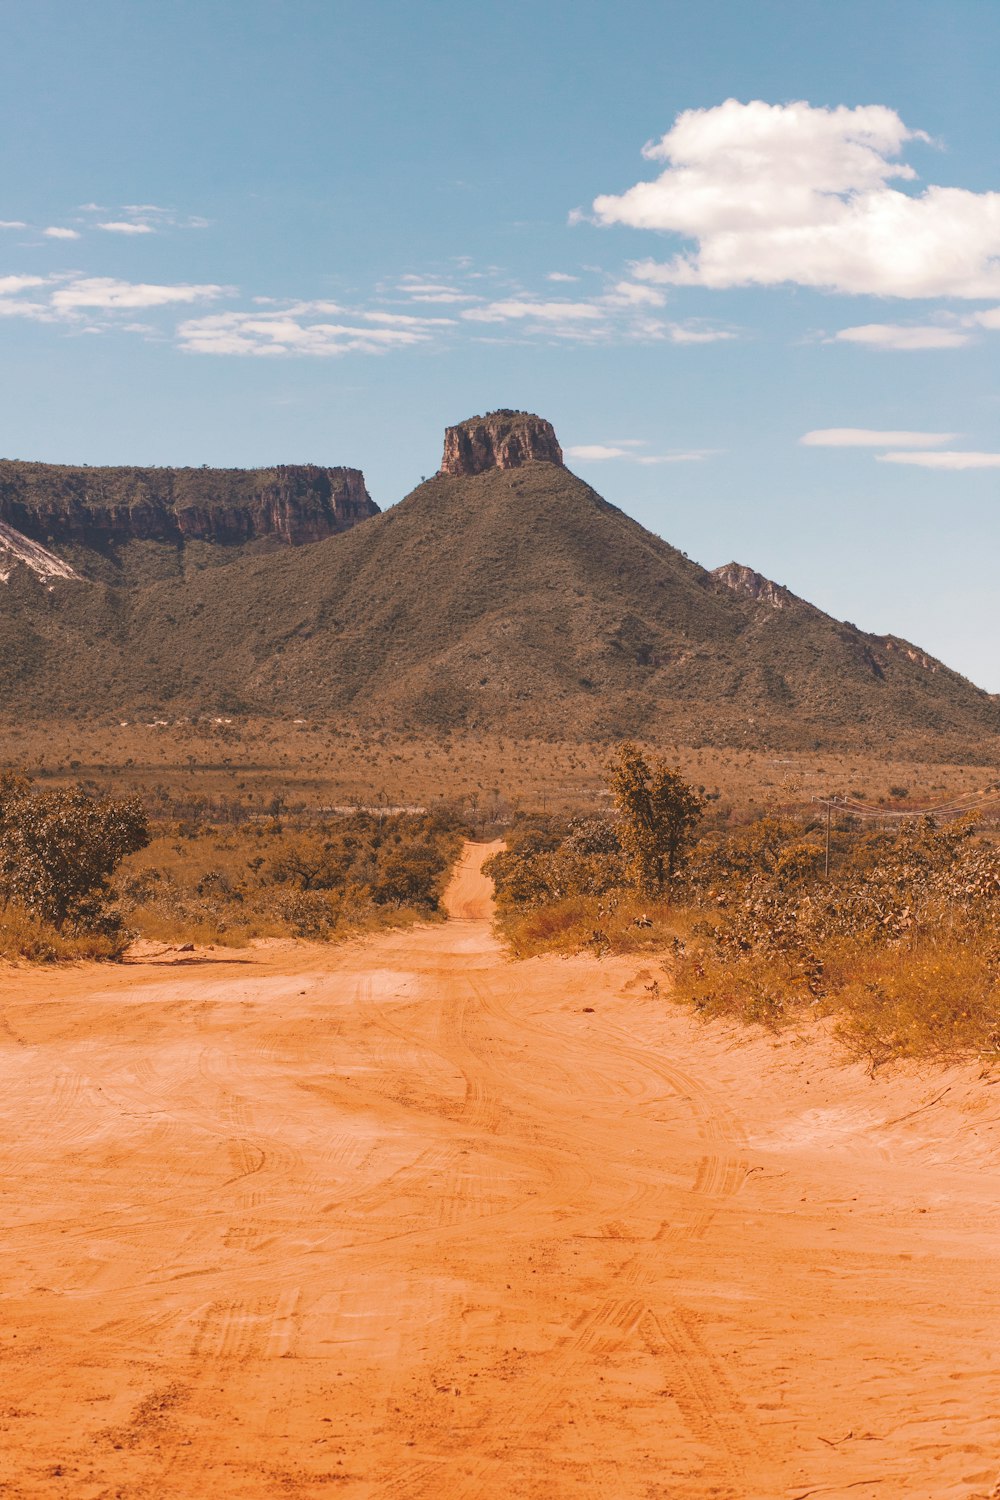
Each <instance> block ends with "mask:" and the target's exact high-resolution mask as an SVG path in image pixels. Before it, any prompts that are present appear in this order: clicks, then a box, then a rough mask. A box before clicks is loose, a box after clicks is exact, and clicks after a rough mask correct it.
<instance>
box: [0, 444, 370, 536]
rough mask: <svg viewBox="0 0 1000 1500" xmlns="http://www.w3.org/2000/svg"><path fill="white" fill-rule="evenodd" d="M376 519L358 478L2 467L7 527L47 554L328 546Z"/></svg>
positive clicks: (294, 467) (294, 469)
mask: <svg viewBox="0 0 1000 1500" xmlns="http://www.w3.org/2000/svg"><path fill="white" fill-rule="evenodd" d="M377 514H378V506H377V505H376V504H375V502H374V501H373V500H372V498H371V496H370V495H369V493H368V491H367V489H366V488H365V481H364V475H363V474H362V473H361V471H360V469H339V468H338V469H324V468H319V467H317V466H316V465H313V464H282V465H280V466H279V467H276V468H273V469H208V468H203V469H133V468H114V469H110V468H109V469H102V468H88V467H81V468H77V467H74V466H70V465H65V464H36V463H19V462H15V461H11V460H0V522H5V523H6V524H7V525H8V526H12V527H14V528H15V529H16V530H17V531H18V532H20V533H22V534H23V535H24V536H25V537H28V538H30V539H31V540H32V541H36V542H39V543H41V544H42V545H43V546H56V547H58V546H59V545H60V544H74V545H82V546H86V547H100V548H106V547H109V546H110V547H118V546H121V545H123V544H124V543H126V542H130V541H157V542H172V543H174V544H182V543H184V542H186V541H203V542H213V543H216V544H217V545H221V546H239V545H241V544H243V543H245V542H251V541H255V540H257V539H258V538H261V537H274V538H276V539H277V540H279V541H281V542H285V543H288V544H289V545H291V546H296V545H298V544H300V543H302V542H316V541H321V540H322V539H323V538H324V537H328V536H332V535H333V534H334V533H335V532H338V531H347V530H348V528H349V527H351V526H354V525H356V523H357V522H358V521H363V520H365V519H366V517H368V516H373V515H377Z"/></svg>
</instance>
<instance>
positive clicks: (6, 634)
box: [0, 413, 1000, 751]
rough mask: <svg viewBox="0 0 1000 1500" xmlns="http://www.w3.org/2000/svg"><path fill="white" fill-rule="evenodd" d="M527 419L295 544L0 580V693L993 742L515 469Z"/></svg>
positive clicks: (585, 730) (84, 704)
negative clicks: (490, 457)
mask: <svg viewBox="0 0 1000 1500" xmlns="http://www.w3.org/2000/svg"><path fill="white" fill-rule="evenodd" d="M514 417H516V418H518V419H519V422H518V423H514V424H512V423H511V420H510V419H511V418H514ZM525 419H527V421H528V431H527V435H526V431H525ZM501 420H502V422H505V423H506V425H505V426H503V430H502V431H501V427H500V426H499V425H497V424H498V423H501ZM537 420H538V419H531V418H530V417H529V416H528V414H524V413H501V414H498V415H497V416H491V417H488V418H481V419H476V420H475V423H470V424H462V427H461V428H460V429H450V431H449V437H448V440H447V442H446V454H449V455H450V459H449V464H450V468H451V472H449V473H441V474H439V475H437V476H436V477H435V478H433V479H431V480H429V481H427V482H426V483H425V484H422V485H420V486H419V488H417V489H416V490H414V491H413V492H412V494H410V495H408V496H407V497H406V499H405V500H403V501H402V502H401V503H400V504H399V505H397V506H395V507H394V508H393V509H391V510H389V511H387V512H385V513H384V514H380V515H374V516H372V517H371V518H370V519H367V520H365V521H364V522H363V523H362V524H360V525H355V526H353V527H352V528H351V529H350V530H348V531H346V532H344V533H342V534H338V535H334V536H331V537H328V538H326V539H324V540H320V541H317V542H314V543H312V544H307V545H300V546H295V547H285V548H282V549H279V550H274V551H272V552H270V553H268V554H267V555H263V556H241V557H238V558H237V559H236V560H235V561H232V562H231V563H230V564H229V565H228V566H227V567H225V568H215V569H212V570H211V571H206V570H202V571H193V570H188V571H187V572H186V573H185V574H184V575H182V576H178V577H175V578H174V579H172V580H162V579H161V580H160V581H158V582H153V583H150V584H147V585H145V586H143V587H141V588H133V589H125V588H120V587H110V586H108V585H106V584H102V583H100V582H74V581H71V580H61V579H53V578H51V577H47V578H39V577H36V576H35V574H34V573H32V572H30V571H29V569H28V568H27V567H26V566H20V567H16V568H14V569H13V571H12V572H11V575H10V581H9V583H8V584H7V585H6V586H0V693H2V694H3V695H4V696H5V697H7V698H8V701H17V702H19V703H20V704H21V705H22V706H23V710H24V711H26V712H31V713H33V714H38V715H44V714H51V713H80V712H85V711H87V710H100V711H107V712H117V711H125V710H128V711H129V712H132V711H134V710H136V709H145V710H160V711H162V712H164V713H170V714H175V713H176V714H180V713H186V712H191V711H208V712H210V711H213V710H218V709H225V710H226V711H229V712H232V711H237V712H238V711H247V712H249V711H252V712H254V713H270V712H274V713H278V714H282V715H287V716H293V717H294V716H300V715H301V716H306V717H309V718H317V717H332V718H350V719H351V720H354V721H360V722H363V723H370V724H381V725H385V726H388V727H394V728H397V729H413V730H433V731H437V730H442V729H449V728H457V727H460V726H464V727H472V728H476V727H479V728H482V729H484V730H485V729H489V730H493V731H500V732H502V733H510V734H512V735H525V736H527V735H538V736H544V737H546V738H559V739H566V740H580V739H592V738H612V737H616V736H620V735H622V734H636V735H657V736H668V737H671V738H674V739H683V740H685V741H687V742H688V743H691V742H698V741H704V742H715V743H732V744H775V745H789V746H791V745H813V744H817V745H818V744H866V745H871V746H878V745H887V744H889V743H894V744H896V745H898V744H899V742H900V741H901V740H905V741H908V742H921V743H926V744H927V745H928V746H931V747H932V748H933V747H936V749H937V750H938V751H941V750H942V749H943V748H944V747H946V746H949V745H952V744H956V743H958V742H962V743H964V744H969V743H974V742H976V741H981V740H985V739H989V738H991V737H993V736H995V735H998V734H1000V705H998V703H997V701H996V700H995V699H994V698H993V697H991V696H990V695H989V694H987V693H985V692H983V691H982V690H980V689H979V688H977V687H975V686H974V685H973V684H972V683H970V682H968V681H967V680H966V679H965V678H963V677H961V676H959V675H958V674H957V673H955V672H952V671H950V670H949V669H948V668H947V667H945V666H943V665H942V664H941V663H940V662H937V661H934V660H933V659H932V658H931V657H929V656H927V655H926V654H925V653H923V652H922V651H920V650H919V649H918V648H916V647H913V646H911V645H909V644H908V643H907V642H905V641H902V640H899V639H897V638H896V637H893V636H875V635H869V634H866V633H864V632H863V631H860V630H857V629H856V628H855V627H854V626H853V625H848V624H844V623H842V622H840V621H837V620H834V619H831V618H830V617H829V616H828V615H825V614H823V613H822V612H821V611H820V610H817V609H815V608H813V606H812V605H810V604H807V603H806V602H805V601H803V600H801V599H798V598H796V596H795V595H794V594H792V593H790V592H789V591H788V590H787V589H783V588H781V587H779V586H778V585H775V584H773V583H771V582H770V581H769V580H767V579H764V578H762V577H761V576H760V575H759V574H756V573H754V572H753V571H752V570H751V569H750V568H748V567H743V566H740V565H738V564H730V565H728V566H727V567H726V568H721V569H718V570H716V571H715V572H714V573H710V572H707V571H706V570H705V569H703V568H701V567H699V566H698V565H697V564H696V563H694V562H691V561H690V560H689V559H688V558H686V557H684V556H683V555H682V554H681V553H680V552H678V551H677V550H676V549H675V548H673V547H671V546H670V545H669V544H668V543H667V542H665V541H663V540H662V539H661V538H659V537H657V536H654V535H652V534H651V533H650V532H648V531H646V530H645V529H644V528H643V527H642V526H640V525H639V524H638V523H637V522H635V521H633V520H631V519H630V518H629V517H628V516H626V515H625V514H624V513H623V512H622V511H620V510H618V509H617V508H616V507H615V506H613V505H610V504H608V502H607V501H605V500H603V499H602V498H601V497H600V496H599V495H598V494H596V493H595V491H594V490H592V489H591V488H590V486H589V485H587V484H585V483H584V482H583V481H582V480H580V479H578V478H577V477H576V476H575V475H573V474H571V473H570V472H569V471H568V470H567V469H566V468H565V467H564V466H563V465H562V463H561V462H559V461H558V460H557V459H556V458H555V457H553V458H549V459H538V458H532V457H526V456H525V448H526V447H527V448H530V447H531V446H532V439H531V433H530V424H531V421H537ZM484 423H485V424H487V426H488V427H489V426H490V424H493V425H492V427H490V430H488V431H486V433H485V435H484V432H483V431H482V430H480V429H481V428H482V427H483V424H484ZM477 424H478V426H477ZM543 425H544V429H545V430H544V431H541V427H540V430H539V435H538V446H543V445H544V447H545V449H546V451H549V452H551V451H552V446H551V445H552V443H554V442H555V438H554V434H551V428H549V426H548V424H543ZM466 428H467V429H470V430H469V431H465V432H464V435H463V436H462V438H461V440H459V439H458V438H456V437H454V435H453V434H454V433H456V432H457V431H458V432H461V431H463V429H466ZM512 434H513V437H512ZM550 434H551V439H550V436H549V435H550ZM466 439H467V441H466ZM491 445H492V447H491ZM487 452H493V454H494V459H495V460H496V461H503V462H505V463H506V464H507V466H506V467H495V466H494V467H483V462H484V460H483V454H484V453H487ZM556 452H558V445H556ZM463 454H465V455H466V458H463V456H462V455H463ZM498 456H499V457H498ZM466 462H467V463H468V465H469V466H470V467H474V468H475V469H476V472H472V473H469V472H464V471H463V467H462V466H463V463H466Z"/></svg>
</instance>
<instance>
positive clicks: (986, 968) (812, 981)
mask: <svg viewBox="0 0 1000 1500" xmlns="http://www.w3.org/2000/svg"><path fill="white" fill-rule="evenodd" d="M618 800H619V806H622V802H621V798H619V799H618ZM628 832H629V814H628V810H627V809H624V810H623V813H622V816H620V817H619V818H617V819H616V818H614V817H608V816H604V817H600V818H590V819H575V820H565V819H558V818H554V817H551V816H544V815H541V814H538V815H535V816H533V817H530V818H525V819H523V820H521V822H520V823H519V824H518V825H516V826H515V828H513V829H512V831H511V835H510V838H509V840H508V847H507V850H506V851H505V852H504V853H502V854H500V855H498V856H496V857H495V858H494V859H493V861H492V862H491V864H490V866H488V869H489V870H490V872H491V873H492V874H493V876H494V879H495V881H496V886H497V896H498V907H499V922H500V928H501V931H502V933H503V934H504V936H505V937H506V940H507V942H508V944H509V946H510V948H511V950H512V952H513V953H514V954H515V955H516V956H518V957H523V956H527V955H529V954H532V953H537V952H541V951H545V950H556V951H573V950H577V951H579V950H581V949H589V950H590V951H591V952H594V953H596V954H598V955H603V954H605V953H611V952H615V953H623V952H638V951H643V952H647V953H648V952H658V953H659V955H660V957H661V963H662V970H661V979H662V983H663V987H664V988H666V987H667V985H668V984H669V985H670V986H671V988H672V991H673V993H674V995H675V997H676V998H677V999H678V1000H680V1001H682V1002H684V1003H687V1004H690V1005H691V1006H692V1007H693V1008H694V1009H695V1010H696V1011H697V1012H699V1013H700V1014H702V1015H705V1016H730V1017H734V1018H738V1019H740V1020H742V1021H745V1022H748V1023H752V1024H757V1025H761V1026H765V1027H768V1028H770V1029H773V1030H778V1029H781V1028H784V1027H787V1026H791V1025H797V1024H801V1023H802V1022H803V1021H804V1020H805V1019H807V1018H808V1017H811V1016H827V1017H833V1019H834V1025H835V1028H836V1030H837V1033H838V1034H839V1036H840V1038H841V1039H842V1041H843V1042H844V1043H845V1044H846V1045H847V1046H848V1048H849V1049H850V1051H851V1052H852V1053H853V1054H854V1055H857V1056H862V1057H864V1058H866V1059H867V1060H868V1062H869V1063H870V1065H871V1066H872V1067H873V1068H875V1067H878V1066H880V1065H881V1064H882V1063H884V1062H886V1061H887V1060H889V1059H890V1058H894V1057H904V1056H905V1057H930V1056H936V1057H942V1058H952V1057H957V1056H977V1057H980V1058H983V1059H984V1060H992V1059H995V1058H997V1057H1000V930H998V917H1000V848H998V846H997V845H996V843H995V842H993V840H992V839H990V838H986V837H983V836H982V835H979V834H977V833H976V830H975V827H974V825H973V823H972V822H971V821H970V820H959V821H957V822H953V823H951V824H947V825H943V826H938V825H937V824H936V823H935V821H934V819H933V818H931V817H927V816H923V817H913V818H910V819H905V820H902V821H900V822H899V823H898V824H897V826H895V827H892V828H884V829H880V830H878V831H875V832H871V831H866V829H865V827H864V826H863V824H861V823H860V822H859V821H858V820H857V819H854V818H849V817H843V818H840V819H839V820H833V826H832V828H831V858H830V869H829V871H828V872H827V870H826V868H825V867H826V852H825V829H824V827H823V825H822V824H821V823H820V822H819V820H818V819H813V820H809V819H805V820H803V819H801V818H798V819H796V818H788V817H785V818H780V817H765V818H758V819H753V820H750V821H747V822H745V823H744V824H742V825H737V826H735V827H734V826H733V825H732V824H730V823H728V822H723V821H721V820H720V819H719V818H718V816H715V817H714V818H710V819H709V820H708V823H707V826H703V827H702V829H701V830H699V831H698V832H696V831H695V829H694V828H692V829H691V836H690V838H689V839H688V840H687V843H686V846H685V849H684V858H683V860H682V861H679V862H678V868H677V869H676V871H675V874H674V877H673V879H671V880H664V881H662V882H661V883H660V887H659V889H655V890H652V889H650V885H649V882H648V880H644V879H643V875H642V869H641V867H640V866H638V865H637V862H636V859H635V856H634V854H633V855H631V856H630V853H629V837H628ZM655 984H656V987H657V988H659V984H660V981H659V980H658V981H655Z"/></svg>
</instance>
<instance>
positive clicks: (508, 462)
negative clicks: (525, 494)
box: [441, 410, 563, 475]
mask: <svg viewBox="0 0 1000 1500" xmlns="http://www.w3.org/2000/svg"><path fill="white" fill-rule="evenodd" d="M533 461H540V462H542V463H548V464H560V465H561V464H562V461H563V455H562V449H561V448H560V446H559V440H558V439H557V437H556V434H555V429H554V428H553V426H552V423H551V422H546V420H545V418H544V417H536V416H534V415H533V414H532V413H531V412H529V411H507V410H504V411H491V412H487V413H486V415H485V417H469V419H468V420H467V421H465V422H459V424H458V426H457V427H449V428H447V429H446V431H445V435H444V457H443V459H442V460H441V473H442V474H454V475H471V474H483V473H485V471H486V470H487V469H517V468H520V466H521V465H522V464H526V463H531V462H533Z"/></svg>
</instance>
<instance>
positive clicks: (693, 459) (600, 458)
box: [566, 438, 717, 464]
mask: <svg viewBox="0 0 1000 1500" xmlns="http://www.w3.org/2000/svg"><path fill="white" fill-rule="evenodd" d="M646 446H647V445H646V443H645V441H643V440H641V439H638V438H629V439H624V438H623V439H620V440H619V441H618V442H617V443H578V444H577V445H576V446H575V447H572V448H567V449H566V457H567V458H572V459H579V460H580V462H581V463H606V462H608V461H609V460H611V459H625V460H626V461H627V462H628V463H633V464H690V463H700V462H701V461H702V459H705V458H709V457H711V455H712V454H713V453H715V452H716V451H717V450H716V449H714V448H688V449H674V450H673V451H672V452H670V453H636V452H635V449H636V448H645V447H646Z"/></svg>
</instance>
